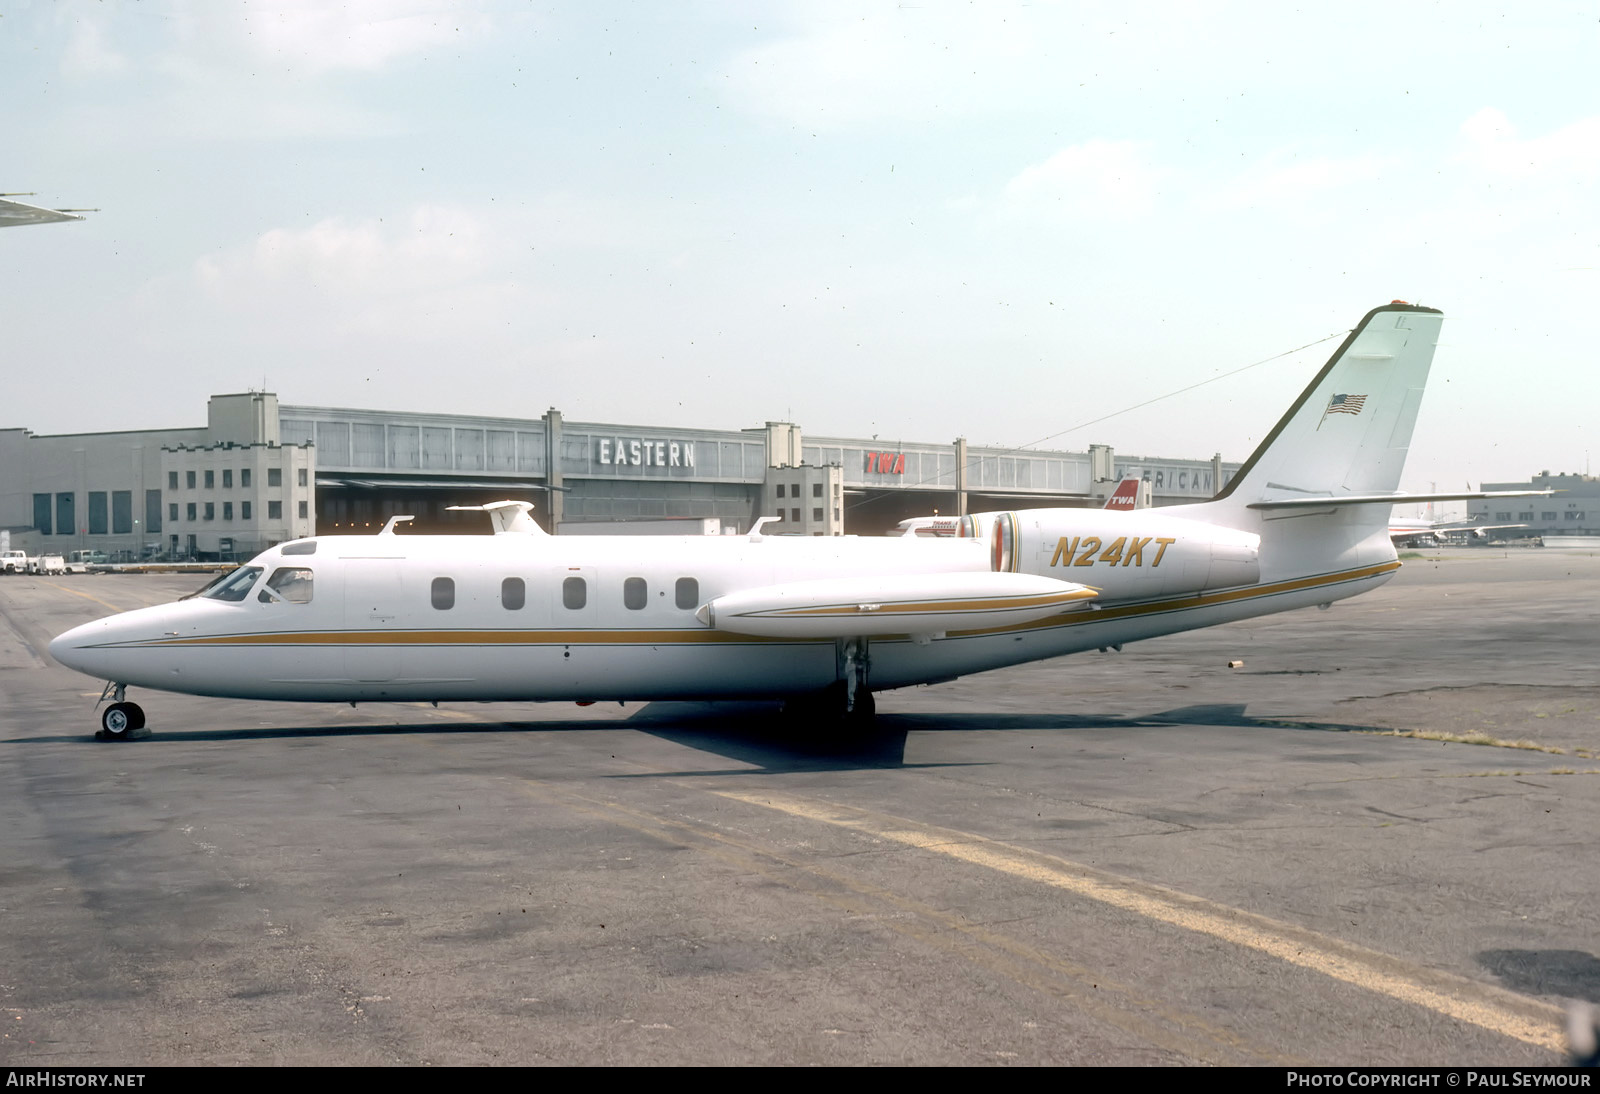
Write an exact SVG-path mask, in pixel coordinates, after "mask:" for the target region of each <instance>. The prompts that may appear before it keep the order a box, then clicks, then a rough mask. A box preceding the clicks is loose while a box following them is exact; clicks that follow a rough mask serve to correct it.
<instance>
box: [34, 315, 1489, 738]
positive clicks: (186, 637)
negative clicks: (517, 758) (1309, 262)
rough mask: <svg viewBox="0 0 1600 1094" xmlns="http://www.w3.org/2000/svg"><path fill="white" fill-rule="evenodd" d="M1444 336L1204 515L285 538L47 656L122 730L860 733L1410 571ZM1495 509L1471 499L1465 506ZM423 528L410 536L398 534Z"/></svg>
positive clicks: (1266, 445) (1423, 335)
mask: <svg viewBox="0 0 1600 1094" xmlns="http://www.w3.org/2000/svg"><path fill="white" fill-rule="evenodd" d="M1442 320H1443V316H1442V315H1441V313H1440V312H1438V311H1435V310H1434V309H1432V308H1423V307H1413V306H1411V305H1408V304H1404V303H1401V302H1396V303H1394V304H1390V305H1387V306H1384V307H1381V308H1376V309H1374V310H1373V311H1371V312H1369V313H1368V314H1367V315H1366V316H1365V317H1364V318H1363V319H1362V320H1361V322H1360V324H1359V325H1358V326H1357V327H1356V329H1355V330H1354V331H1352V332H1351V333H1350V335H1349V337H1348V338H1346V339H1345V341H1344V343H1343V344H1342V345H1341V346H1340V347H1339V349H1338V351H1337V352H1336V353H1335V354H1334V355H1333V357H1332V358H1331V359H1330V360H1329V361H1328V363H1327V365H1326V366H1324V367H1323V369H1322V370H1321V371H1320V372H1318V373H1317V375H1316V377H1315V378H1314V379H1313V380H1312V381H1311V384H1310V386H1308V387H1307V388H1306V389H1305V391H1304V392H1303V393H1302V394H1301V395H1300V397H1299V398H1298V399H1297V400H1295V403H1294V405H1293V406H1291V407H1290V408H1289V410H1288V412H1287V413H1285V414H1284V416H1283V418H1282V420H1280V421H1279V422H1278V424H1277V425H1276V426H1275V427H1274V428H1273V429H1272V431H1271V432H1270V433H1268V434H1267V436H1266V438H1265V440H1263V441H1262V443H1261V445H1260V447H1259V448H1257V450H1256V451H1255V453H1254V454H1253V455H1252V456H1251V457H1250V458H1249V460H1247V461H1246V462H1245V464H1244V465H1243V466H1242V467H1241V468H1240V469H1239V471H1238V473H1237V474H1235V475H1234V476H1233V478H1232V479H1231V480H1230V481H1229V482H1228V484H1227V485H1226V486H1224V487H1223V488H1222V491H1221V492H1220V493H1219V494H1217V496H1216V497H1214V498H1212V499H1211V500H1210V501H1206V502H1201V503H1198V504H1192V505H1177V506H1170V507H1168V508H1164V509H1137V510H1131V511H1129V510H1113V509H1031V510H1022V511H1019V512H1006V513H1000V514H997V515H995V518H994V519H993V521H992V528H985V529H983V533H982V535H981V536H971V535H969V536H966V537H960V538H934V539H924V538H919V537H914V536H903V537H873V538H855V537H831V538H811V537H790V536H767V535H764V534H762V532H761V524H762V523H763V521H758V522H757V526H756V529H755V530H753V531H752V532H751V533H750V534H749V535H748V536H740V537H730V536H685V537H633V536H616V537H608V536H583V537H552V536H547V535H544V534H543V533H542V532H540V531H539V529H538V528H537V526H536V525H535V524H534V523H533V521H532V520H531V519H530V518H529V517H528V514H527V510H528V509H529V508H530V507H529V506H528V505H527V503H525V502H501V503H497V504H495V505H490V506H485V507H484V508H485V509H487V510H489V515H490V517H491V519H492V520H493V521H494V522H495V526H496V531H497V534H496V535H494V536H483V537H470V536H400V535H395V534H393V528H394V524H395V521H391V522H390V525H389V526H388V527H386V528H385V530H384V534H380V535H375V536H319V537H316V538H313V539H303V540H296V541H292V542H289V543H284V544H281V545H279V546H276V547H273V548H271V549H269V550H267V551H264V552H262V553H261V554H260V555H258V556H257V557H256V558H255V559H253V560H252V561H251V562H250V563H249V564H248V565H246V566H243V567H241V568H239V569H238V570H235V571H234V572H233V573H231V574H228V575H226V576H224V577H222V578H220V579H218V580H217V581H216V582H214V583H213V584H212V585H210V586H208V587H207V588H206V589H204V590H203V591H202V592H201V593H200V594H199V595H198V596H195V597H193V598H187V599H184V600H182V601H179V602H177V603H173V604H167V605H163V606H160V607H153V608H143V609H140V610H137V611H131V612H126V613H123V614H121V615H116V616H112V617H110V618H107V619H102V620H99V621H97V622H93V623H88V624H85V625H83V626H80V627H75V628H73V629H72V630H70V631H68V632H66V633H65V634H63V635H61V636H60V637H58V638H57V639H56V640H55V641H54V642H52V643H51V644H50V652H51V654H52V656H54V657H55V658H56V660H58V661H60V662H61V663H62V664H64V665H68V666H70V667H72V668H74V669H77V670H78V671H80V672H84V673H88V674H90V675H93V676H97V677H100V678H102V679H107V680H109V681H110V683H108V684H107V688H106V692H105V693H104V694H105V695H108V696H109V697H111V698H112V699H113V700H114V701H113V702H112V703H111V704H110V705H109V706H108V707H106V708H105V710H104V712H103V714H102V717H101V720H100V722H101V732H102V735H103V736H106V737H110V738H121V737H124V736H126V735H127V734H128V733H129V732H130V731H132V730H135V729H138V728H139V727H141V726H142V725H143V724H144V720H145V716H144V712H143V711H142V710H140V708H139V707H138V706H137V705H135V704H133V703H130V702H128V701H127V700H126V696H125V692H126V689H127V688H128V687H132V686H138V687H147V688H155V689H160V690H166V691H178V692H188V693H191V694H196V695H213V696H231V697H235V698H241V699H258V700H283V699H289V700H305V701H313V702H350V703H357V702H377V701H417V700H433V701H443V700H512V701H523V700H578V701H582V702H587V701H593V700H609V699H617V700H653V699H728V698H751V697H771V698H782V699H785V700H787V701H788V702H789V703H790V704H791V705H793V706H794V707H796V708H798V709H800V710H802V711H807V712H810V713H812V714H814V715H817V716H819V717H820V716H824V715H825V716H827V717H829V718H837V719H849V720H852V721H853V720H857V719H863V720H864V719H866V718H870V717H871V715H872V711H873V705H874V704H873V698H872V693H873V692H874V691H882V690H887V689H891V688H902V687H907V686H910V685H912V684H927V683H933V682H936V681H943V680H952V679H954V678H956V677H958V676H963V675H966V674H967V673H973V672H982V671H984V670H986V669H994V668H1000V667H1002V666H1005V665H1015V664H1019V663H1021V662H1026V661H1035V660H1039V659H1042V658H1049V657H1059V656H1061V655H1062V654H1067V653H1075V652H1078V651H1080V650H1091V649H1096V648H1104V647H1121V646H1122V645H1123V644H1124V643H1127V642H1133V641H1137V640H1138V639H1141V638H1151V637H1154V636H1156V635H1162V634H1171V633H1173V632H1175V631H1184V630H1190V629H1193V628H1196V627H1208V626H1212V625H1215V624H1218V623H1227V622H1230V621H1233V620H1237V619H1245V618H1248V617H1250V616H1256V615H1264V614H1267V613H1269V612H1280V611H1286V610H1288V609H1291V608H1301V607H1306V606H1308V605H1312V604H1321V605H1326V604H1328V603H1330V602H1332V601H1334V600H1340V599H1343V598H1345V597H1349V596H1355V595H1356V594H1358V593H1363V592H1366V591H1368V590H1370V589H1374V588H1376V587H1377V586H1379V585H1381V584H1383V583H1384V582H1385V581H1387V580H1388V579H1389V578H1390V577H1391V576H1392V575H1393V574H1394V572H1395V571H1396V570H1397V569H1399V566H1400V563H1399V561H1398V560H1397V559H1396V556H1395V549H1394V546H1393V544H1392V543H1391V542H1390V539H1389V533H1388V527H1389V514H1390V509H1391V508H1392V507H1393V505H1394V504H1395V503H1396V502H1408V501H1427V500H1435V499H1438V500H1443V499H1446V498H1459V497H1464V496H1468V495H1463V494H1448V495H1438V494H1427V495H1415V494H1414V495H1409V496H1407V495H1401V494H1399V493H1397V492H1396V487H1397V486H1398V484H1399V481H1400V472H1401V467H1402V465H1403V463H1404V461H1405V456H1406V447H1407V445H1409V444H1410V441H1411V431H1412V425H1413V423H1414V422H1415V421H1416V416H1417V409H1418V406H1419V405H1420V403H1421V400H1422V391H1423V385H1424V383H1425V381H1426V379H1427V376H1428V369H1429V366H1430V364H1431V362H1432V360H1433V353H1434V346H1435V344H1436V342H1437V341H1438V337H1439V329H1440V324H1441V322H1442ZM1471 496H1477V495H1471ZM400 519H403V518H396V520H400Z"/></svg>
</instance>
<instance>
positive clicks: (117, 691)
mask: <svg viewBox="0 0 1600 1094" xmlns="http://www.w3.org/2000/svg"><path fill="white" fill-rule="evenodd" d="M127 691H128V687H127V685H126V684H118V683H109V684H107V685H106V686H105V690H104V691H102V692H101V693H100V702H102V703H103V702H105V700H106V698H107V697H108V696H109V697H110V698H111V699H112V703H111V705H110V706H108V707H106V709H105V710H102V711H101V712H100V729H99V730H98V731H97V732H96V733H95V735H94V737H95V740H97V741H126V740H127V739H128V738H129V737H131V736H133V735H134V734H135V733H137V732H138V731H139V730H141V729H143V728H144V709H143V708H142V707H140V706H139V704H138V703H129V702H125V701H124V699H125V696H126V695H127ZM95 705H96V706H98V705H99V704H98V703H97V704H95Z"/></svg>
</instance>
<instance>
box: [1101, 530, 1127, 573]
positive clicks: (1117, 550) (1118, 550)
mask: <svg viewBox="0 0 1600 1094" xmlns="http://www.w3.org/2000/svg"><path fill="white" fill-rule="evenodd" d="M1127 542H1128V537H1127V536H1118V537H1117V540H1116V542H1115V543H1113V544H1112V545H1111V546H1109V547H1107V548H1106V549H1105V553H1104V554H1102V555H1101V556H1100V561H1101V562H1105V563H1109V564H1110V565H1112V566H1115V565H1116V564H1117V563H1119V562H1121V561H1122V545H1123V544H1125V543H1127Z"/></svg>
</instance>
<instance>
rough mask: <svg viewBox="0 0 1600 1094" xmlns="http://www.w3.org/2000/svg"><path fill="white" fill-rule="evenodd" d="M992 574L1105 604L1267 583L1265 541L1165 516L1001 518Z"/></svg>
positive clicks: (1024, 514)
mask: <svg viewBox="0 0 1600 1094" xmlns="http://www.w3.org/2000/svg"><path fill="white" fill-rule="evenodd" d="M990 543H991V563H990V565H991V567H992V568H993V569H995V570H997V571H1005V572H1011V573H1024V574H1037V575H1039V576H1040V577H1053V578H1056V579H1057V580H1060V581H1071V582H1075V583H1077V584H1081V585H1085V586H1088V587H1089V588H1091V589H1097V590H1099V592H1100V601H1099V602H1100V603H1102V604H1104V603H1105V602H1107V601H1112V600H1134V599H1140V600H1142V599H1145V598H1148V597H1158V596H1173V595H1181V594H1183V593H1200V592H1205V591H1207V590H1210V589H1225V588H1230V587H1234V586H1239V585H1254V584H1256V583H1257V582H1259V581H1260V580H1261V537H1260V536H1258V535H1255V534H1253V533H1250V532H1240V531H1237V530H1235V529H1232V528H1223V527H1219V526H1218V525H1215V524H1206V523H1203V522H1201V521H1196V520H1184V519H1182V518H1180V517H1167V516H1162V515H1161V513H1160V512H1159V511H1154V510H1150V509H1136V510H1133V511H1132V512H1127V511H1122V512H1119V511H1117V510H1110V509H1023V510H1020V511H1018V512H1015V513H1000V514H997V515H996V520H995V522H994V530H993V532H992V533H991V536H990Z"/></svg>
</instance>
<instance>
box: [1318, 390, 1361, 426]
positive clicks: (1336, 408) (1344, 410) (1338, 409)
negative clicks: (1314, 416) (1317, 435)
mask: <svg viewBox="0 0 1600 1094" xmlns="http://www.w3.org/2000/svg"><path fill="white" fill-rule="evenodd" d="M1366 405H1367V397H1366V396H1365V395H1335V396H1334V397H1333V398H1331V399H1329V400H1328V406H1327V409H1326V410H1324V411H1323V412H1322V418H1321V419H1320V420H1319V421H1318V422H1317V428H1318V429H1321V428H1322V423H1323V422H1325V421H1327V420H1328V415H1329V414H1360V413H1361V408H1362V407H1364V406H1366Z"/></svg>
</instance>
